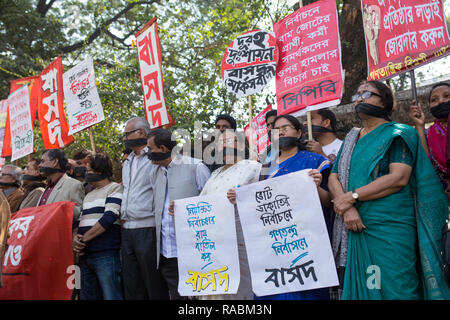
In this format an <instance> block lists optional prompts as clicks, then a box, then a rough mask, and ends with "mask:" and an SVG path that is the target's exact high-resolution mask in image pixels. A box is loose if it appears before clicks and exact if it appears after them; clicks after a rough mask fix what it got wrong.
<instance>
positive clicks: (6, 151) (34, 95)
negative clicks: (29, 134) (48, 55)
mask: <svg viewBox="0 0 450 320" xmlns="http://www.w3.org/2000/svg"><path fill="white" fill-rule="evenodd" d="M25 84H28V92H29V94H30V109H31V126H32V128H34V119H35V118H36V111H37V109H38V102H39V88H40V77H39V76H34V77H28V78H22V79H16V80H11V89H10V92H9V93H10V94H11V93H13V92H14V91H16V90H17V89H19V88H21V87H22V86H23V85H25ZM5 121H6V122H5V125H6V127H5V139H4V142H3V147H1V148H0V150H2V157H9V156H11V154H12V149H11V131H10V128H9V126H10V122H9V121H10V119H9V113H8V114H7V116H6V118H5Z"/></svg>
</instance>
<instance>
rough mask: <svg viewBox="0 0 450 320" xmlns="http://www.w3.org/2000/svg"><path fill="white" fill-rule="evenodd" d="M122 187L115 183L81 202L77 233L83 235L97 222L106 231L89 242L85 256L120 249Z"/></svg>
mask: <svg viewBox="0 0 450 320" xmlns="http://www.w3.org/2000/svg"><path fill="white" fill-rule="evenodd" d="M122 192H123V187H122V186H121V185H120V184H118V183H115V182H111V183H110V184H108V185H106V186H104V187H103V188H99V189H94V190H92V191H91V192H89V193H88V194H87V195H86V197H85V198H84V201H83V210H82V211H81V214H80V218H79V220H78V233H79V234H84V233H86V232H87V231H88V230H89V229H90V228H92V227H93V226H94V225H95V224H96V223H97V222H98V223H99V224H100V225H101V226H102V227H103V228H104V229H106V231H105V232H104V233H102V234H100V235H99V236H97V237H96V238H94V239H92V240H91V241H89V242H88V243H87V245H86V248H85V250H84V252H85V254H90V255H91V254H97V255H98V254H105V253H108V252H110V253H113V252H115V251H116V250H119V249H120V231H121V222H120V219H119V217H120V206H121V203H122Z"/></svg>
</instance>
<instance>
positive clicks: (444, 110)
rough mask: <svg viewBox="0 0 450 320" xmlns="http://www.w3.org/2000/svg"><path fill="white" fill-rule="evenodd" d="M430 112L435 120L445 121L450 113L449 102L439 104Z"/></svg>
mask: <svg viewBox="0 0 450 320" xmlns="http://www.w3.org/2000/svg"><path fill="white" fill-rule="evenodd" d="M430 112H431V114H432V115H433V117H435V118H436V119H447V118H448V114H449V113H450V101H447V102H444V103H441V104H440V105H438V106H436V107H434V108H430Z"/></svg>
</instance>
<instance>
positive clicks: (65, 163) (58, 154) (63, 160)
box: [43, 149, 70, 171]
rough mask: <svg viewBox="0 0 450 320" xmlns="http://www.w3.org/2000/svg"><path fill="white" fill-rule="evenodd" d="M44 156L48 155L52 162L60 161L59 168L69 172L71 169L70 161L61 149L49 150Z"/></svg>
mask: <svg viewBox="0 0 450 320" xmlns="http://www.w3.org/2000/svg"><path fill="white" fill-rule="evenodd" d="M43 154H47V156H48V157H49V158H50V160H55V159H57V160H58V165H59V167H60V168H61V169H62V170H64V171H67V170H69V169H70V165H69V160H68V159H67V157H66V154H65V153H64V151H63V150H61V149H48V150H45V151H44V152H43Z"/></svg>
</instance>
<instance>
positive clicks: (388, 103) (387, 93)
mask: <svg viewBox="0 0 450 320" xmlns="http://www.w3.org/2000/svg"><path fill="white" fill-rule="evenodd" d="M364 83H368V84H370V85H372V86H374V87H375V88H376V89H377V90H378V92H379V93H380V96H381V98H380V99H381V102H383V105H384V109H386V111H387V113H388V114H389V115H391V114H392V112H393V111H394V94H393V93H392V90H391V88H389V87H388V86H387V85H385V84H384V83H383V82H381V81H377V80H372V81H364V82H363V84H364Z"/></svg>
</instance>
